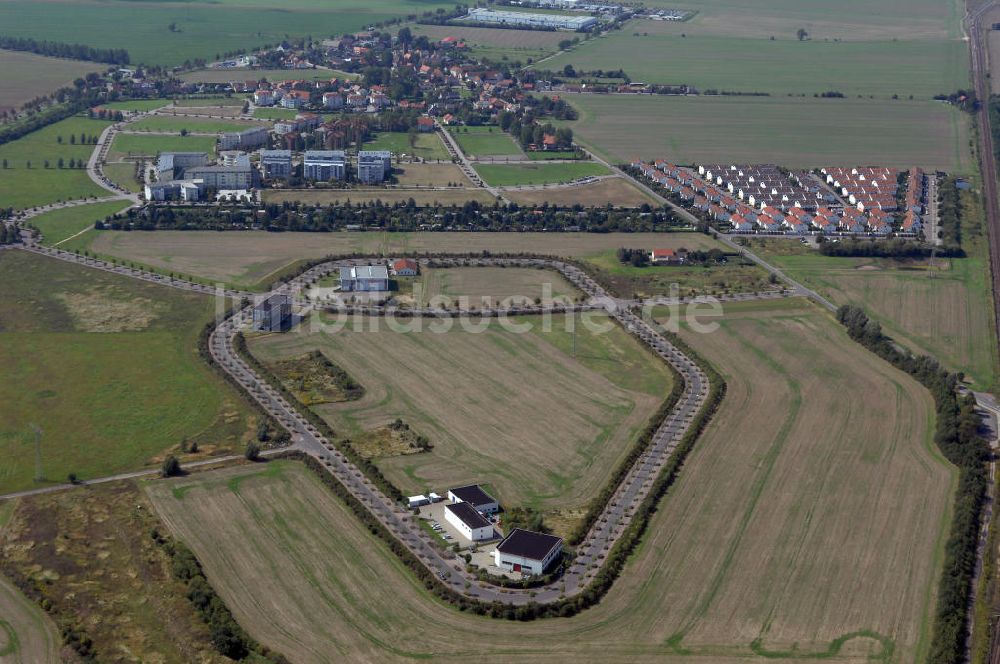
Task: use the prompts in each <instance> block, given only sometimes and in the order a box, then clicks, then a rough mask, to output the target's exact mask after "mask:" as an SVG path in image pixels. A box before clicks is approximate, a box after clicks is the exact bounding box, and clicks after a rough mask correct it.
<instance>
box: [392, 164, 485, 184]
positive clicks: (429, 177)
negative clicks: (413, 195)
mask: <svg viewBox="0 0 1000 664" xmlns="http://www.w3.org/2000/svg"><path fill="white" fill-rule="evenodd" d="M393 175H395V176H396V179H397V180H399V184H400V185H403V186H407V187H410V186H415V187H452V186H455V185H459V186H461V187H472V182H470V181H469V178H468V177H467V176H466V175H465V172H464V171H463V170H462V169H461V168H459V167H458V166H457V165H455V164H453V163H451V162H448V163H446V164H445V163H442V164H428V163H416V162H403V163H401V164H398V165H396V166H395V167H394V168H393Z"/></svg>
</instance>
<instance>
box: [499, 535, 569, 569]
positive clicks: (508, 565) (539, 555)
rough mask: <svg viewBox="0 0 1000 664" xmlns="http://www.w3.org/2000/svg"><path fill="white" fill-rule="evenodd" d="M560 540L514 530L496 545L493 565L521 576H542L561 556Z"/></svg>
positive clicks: (561, 542) (553, 536)
mask: <svg viewBox="0 0 1000 664" xmlns="http://www.w3.org/2000/svg"><path fill="white" fill-rule="evenodd" d="M562 544H563V541H562V538H561V537H556V536H555V535H546V534H544V533H536V532H532V531H530V530H522V529H520V528H514V529H513V530H511V531H510V533H508V534H507V537H504V538H503V541H501V542H500V543H499V544H497V549H496V551H494V552H493V563H494V564H495V565H496V566H497V567H499V568H500V569H503V570H507V571H509V572H521V573H522V574H544V573H545V570H547V569H548V568H549V567H551V566H552V564H553V563H554V562H555V561H556V560H557V559H558V558H559V556H560V555H561V554H562Z"/></svg>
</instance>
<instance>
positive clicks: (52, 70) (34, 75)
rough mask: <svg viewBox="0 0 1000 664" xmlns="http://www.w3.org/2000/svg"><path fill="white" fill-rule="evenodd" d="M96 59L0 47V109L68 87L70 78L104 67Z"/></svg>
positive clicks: (15, 107)
mask: <svg viewBox="0 0 1000 664" xmlns="http://www.w3.org/2000/svg"><path fill="white" fill-rule="evenodd" d="M106 67H107V65H102V64H101V63H99V62H82V61H80V60H68V59H65V58H49V57H46V56H44V55H35V54H34V53H26V52H24V51H4V50H0V71H2V72H3V77H2V78H0V112H3V111H6V110H10V109H18V108H21V105H22V104H24V103H25V102H28V101H31V100H32V99H34V98H35V97H40V96H42V95H47V94H50V93H52V92H55V91H56V89H58V88H61V87H65V86H72V85H73V80H74V79H77V78H80V77H82V76H86V75H87V74H89V73H90V72H97V71H101V70H103V69H105V68H106Z"/></svg>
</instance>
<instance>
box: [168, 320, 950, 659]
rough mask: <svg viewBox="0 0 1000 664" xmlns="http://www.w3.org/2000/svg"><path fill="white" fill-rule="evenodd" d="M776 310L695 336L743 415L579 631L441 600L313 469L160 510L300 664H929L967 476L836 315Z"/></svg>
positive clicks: (257, 475)
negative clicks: (951, 532)
mask: <svg viewBox="0 0 1000 664" xmlns="http://www.w3.org/2000/svg"><path fill="white" fill-rule="evenodd" d="M767 304H768V303H761V302H757V303H752V306H751V307H749V308H748V309H746V310H744V311H740V307H736V306H733V307H731V308H729V309H728V311H729V316H727V318H726V319H725V320H724V322H723V326H722V327H721V329H720V330H719V331H717V332H715V333H713V334H708V335H689V334H688V333H685V337H686V338H687V339H688V341H689V343H692V344H694V345H695V346H696V347H697V349H698V350H699V351H700V352H701V353H703V354H704V355H705V356H706V357H707V358H708V359H709V360H710V361H712V362H713V363H714V364H715V365H716V366H717V367H719V369H720V370H721V371H722V372H723V373H724V374H725V376H726V379H727V382H728V395H727V398H726V399H725V400H724V401H723V403H722V406H721V408H720V410H719V413H718V414H717V416H716V418H715V420H714V421H713V423H712V424H710V425H709V428H708V430H707V431H706V433H705V435H704V437H703V439H702V440H701V441H700V442H699V443H698V445H697V446H696V447H695V450H694V453H693V454H692V456H691V457H690V458H689V460H688V462H687V463H686V464H685V467H684V470H683V471H682V472H681V475H680V477H679V480H678V481H677V483H676V484H675V485H674V487H673V488H672V489H671V490H670V492H669V493H668V495H667V497H666V498H665V499H664V500H663V502H662V504H661V506H660V509H659V510H658V511H657V512H656V514H655V515H654V516H653V517H652V522H651V524H650V528H649V531H648V534H647V536H646V540H645V542H644V544H643V545H642V546H641V547H640V548H639V549H638V551H637V553H636V554H635V556H634V559H633V560H632V562H631V563H630V564H629V565H628V566H627V568H626V570H625V572H624V574H623V576H622V577H621V578H620V579H619V580H618V581H617V582H616V583H615V586H614V587H613V588H612V590H611V591H610V592H609V594H608V595H607V596H606V597H605V598H604V600H603V601H602V602H601V603H600V604H599V605H598V606H597V607H595V608H592V609H589V610H588V611H586V612H584V613H583V614H581V615H578V616H575V617H573V618H569V619H563V620H548V621H541V622H535V623H515V622H511V623H503V624H502V625H498V624H497V623H495V622H490V621H489V620H487V619H484V618H479V617H476V616H472V615H469V614H466V613H458V612H456V611H453V610H451V609H450V608H447V607H443V606H442V605H440V604H439V603H437V602H435V601H432V600H431V599H429V598H428V596H427V594H426V593H425V591H424V590H423V588H422V586H420V584H418V583H417V582H416V581H415V580H414V579H413V577H412V576H411V575H410V574H409V573H408V572H407V571H406V570H404V569H403V568H402V567H401V566H400V565H399V563H398V562H396V560H395V559H394V558H393V556H392V554H390V553H389V552H388V550H387V549H386V547H384V546H383V545H381V544H380V543H379V542H378V541H376V540H374V539H373V538H372V537H371V536H370V535H369V534H368V532H367V530H366V529H365V528H363V527H362V526H361V525H359V524H358V522H357V520H356V518H355V517H354V516H353V515H352V514H350V513H349V512H348V511H347V510H346V509H345V508H344V507H343V506H342V504H341V503H340V502H339V501H338V500H337V499H336V498H334V497H333V496H332V495H331V494H329V493H327V492H326V491H325V490H324V489H323V488H322V487H321V486H320V485H319V483H318V482H317V481H316V480H315V479H313V476H312V475H310V474H309V473H308V472H307V471H305V470H304V469H303V468H302V467H301V466H299V465H297V464H294V463H284V464H282V465H281V466H280V472H277V473H276V472H269V473H261V472H260V471H259V470H256V469H231V470H226V471H219V472H213V473H206V474H203V475H201V476H199V477H192V478H183V479H178V480H170V481H169V482H164V483H157V484H156V485H155V486H153V487H152V494H151V495H152V497H153V500H154V502H155V504H156V505H157V508H158V509H159V510H160V512H161V514H162V515H163V517H164V520H165V521H167V522H168V524H169V525H170V526H171V528H172V529H174V530H175V532H177V533H178V534H179V536H180V537H181V538H182V539H184V540H185V541H187V542H188V543H189V544H190V545H191V546H192V548H193V549H194V550H195V551H196V552H197V553H198V554H199V556H200V557H201V559H202V561H203V562H204V563H205V566H206V569H207V571H208V575H209V578H211V579H212V581H213V584H214V585H215V586H216V588H218V590H219V591H220V593H221V594H222V595H223V597H225V598H226V599H227V601H229V603H230V605H231V606H233V608H234V610H235V612H236V615H237V617H238V618H239V620H240V622H241V623H242V624H243V625H244V626H245V627H247V628H248V629H249V630H250V632H251V633H252V634H254V635H255V636H256V637H257V638H258V639H260V640H262V641H264V642H265V643H268V644H270V645H272V646H274V647H276V648H278V649H280V650H282V651H283V652H284V653H285V654H286V655H287V656H289V657H290V658H291V659H292V660H293V661H295V662H297V663H307V662H323V661H326V659H327V658H328V656H329V648H330V644H331V643H332V644H336V645H335V647H336V648H337V652H338V656H340V657H343V658H345V659H352V660H355V661H372V662H375V661H378V662H384V661H411V660H412V659H414V658H428V659H431V658H433V659H434V660H435V661H441V662H461V661H468V659H469V658H470V657H476V658H488V659H489V660H490V661H504V662H507V661H509V662H515V661H517V662H522V661H546V662H567V663H572V662H581V661H592V659H593V656H594V653H595V652H600V653H601V660H602V661H606V662H612V663H614V662H622V663H624V662H628V663H632V662H657V663H662V662H666V663H668V664H681V663H683V662H690V661H692V660H693V658H696V659H700V660H704V661H706V662H708V661H711V662H712V663H713V664H717V663H718V664H736V663H737V662H746V661H750V660H752V659H753V658H754V654H755V653H756V654H757V655H758V658H759V659H761V660H763V659H764V657H767V658H770V657H777V656H780V657H781V659H783V660H784V661H787V662H790V663H793V662H797V663H802V664H804V663H805V662H810V661H814V660H815V659H816V658H817V656H819V657H820V658H822V659H824V660H826V661H830V662H837V663H843V664H846V663H847V662H858V661H864V660H866V659H867V658H868V657H869V656H872V657H873V658H875V659H885V660H888V661H894V662H895V661H898V662H911V661H919V660H921V659H922V657H923V655H924V654H925V652H926V646H927V641H928V637H929V634H927V633H926V630H925V626H926V625H927V624H928V623H929V616H930V613H931V611H932V609H933V605H934V595H935V593H934V589H935V588H936V584H937V581H938V573H939V567H938V565H939V562H940V555H941V549H942V539H943V537H944V535H945V534H946V532H947V526H948V518H949V516H948V509H947V506H948V505H949V504H950V500H951V495H952V489H953V477H954V475H953V471H952V469H950V467H948V466H947V464H946V463H945V462H944V461H943V460H942V459H941V458H940V457H939V456H938V455H937V454H936V453H935V452H934V451H933V448H932V442H931V439H930V438H931V431H932V428H933V421H932V420H933V415H932V412H933V411H932V409H933V406H932V403H931V400H930V397H929V395H928V394H927V392H926V391H925V390H923V388H921V387H920V386H919V385H917V384H916V383H915V382H914V381H912V380H911V379H910V378H909V377H907V376H905V375H904V374H902V373H899V372H897V371H895V370H894V369H892V368H891V367H889V366H888V365H886V364H884V363H882V362H880V361H878V360H876V359H875V358H873V357H872V356H871V355H869V354H868V353H866V352H865V351H864V350H863V349H861V348H860V346H858V345H857V344H855V343H853V342H852V341H850V340H849V339H848V338H847V337H846V335H845V334H844V333H843V331H842V330H841V329H840V328H839V326H838V325H836V323H834V322H833V321H832V320H831V319H830V317H829V316H828V315H826V314H825V313H823V312H820V311H818V310H816V309H814V308H813V307H811V306H810V305H807V304H805V303H796V302H789V301H783V302H777V303H773V304H774V306H775V307H776V308H775V309H774V310H767V309H766V308H765V307H766V306H767ZM792 337H793V338H794V339H795V341H796V343H788V342H787V340H788V339H789V338H792ZM870 394H884V395H887V396H888V398H887V399H881V400H873V399H871V398H869V397H868V395H870ZM815 404H822V405H823V406H822V407H813V405H815ZM776 413H778V414H780V415H778V416H775V414H776ZM416 456H422V455H416ZM410 458H413V457H410ZM404 459H405V458H404ZM293 488H294V490H293ZM503 498H504V496H503V495H502V494H501V499H503ZM245 542H255V543H256V545H255V546H254V547H247V546H245ZM262 570H267V573H266V574H263V573H261V571H262ZM246 579H254V583H252V584H248V583H247V582H246ZM484 633H488V634H489V635H490V636H489V638H488V639H483V638H482V635H483V634H484ZM472 644H474V645H472ZM879 653H884V654H885V655H886V656H885V657H884V658H880V657H879ZM761 655H763V656H764V657H761Z"/></svg>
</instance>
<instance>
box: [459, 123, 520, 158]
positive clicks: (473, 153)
mask: <svg viewBox="0 0 1000 664" xmlns="http://www.w3.org/2000/svg"><path fill="white" fill-rule="evenodd" d="M448 131H450V132H451V133H452V135H453V136H454V137H455V140H457V141H458V145H459V146H460V147H461V148H462V152H464V153H465V154H466V155H467V156H469V157H499V156H504V155H520V154H521V148H520V147H519V146H518V145H517V143H515V142H514V139H513V138H511V136H510V134H508V133H506V132H505V131H503V130H502V129H500V127H452V128H449V129H448Z"/></svg>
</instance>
